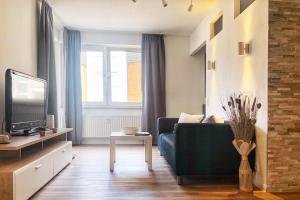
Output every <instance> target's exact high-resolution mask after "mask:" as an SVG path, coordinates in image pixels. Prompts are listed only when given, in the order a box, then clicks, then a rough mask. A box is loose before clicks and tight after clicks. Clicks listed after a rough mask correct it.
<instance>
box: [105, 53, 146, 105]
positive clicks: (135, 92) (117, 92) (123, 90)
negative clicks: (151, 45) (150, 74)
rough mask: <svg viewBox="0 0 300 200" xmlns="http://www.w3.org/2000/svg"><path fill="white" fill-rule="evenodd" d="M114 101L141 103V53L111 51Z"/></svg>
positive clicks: (112, 97) (112, 94)
mask: <svg viewBox="0 0 300 200" xmlns="http://www.w3.org/2000/svg"><path fill="white" fill-rule="evenodd" d="M110 67H111V99H112V102H126V103H127V102H128V103H140V102H141V100H142V89H141V77H142V76H141V75H142V74H141V54H140V53H138V52H126V51H119V50H113V51H110Z"/></svg>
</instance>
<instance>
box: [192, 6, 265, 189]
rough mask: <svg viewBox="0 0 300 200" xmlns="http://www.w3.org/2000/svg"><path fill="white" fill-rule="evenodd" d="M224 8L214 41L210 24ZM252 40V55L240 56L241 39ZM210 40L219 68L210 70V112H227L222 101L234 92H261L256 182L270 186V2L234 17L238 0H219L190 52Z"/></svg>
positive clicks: (209, 48) (196, 34) (209, 55)
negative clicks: (267, 167) (210, 31)
mask: <svg viewBox="0 0 300 200" xmlns="http://www.w3.org/2000/svg"><path fill="white" fill-rule="evenodd" d="M220 11H223V30H222V31H221V32H220V33H219V34H218V35H217V36H216V37H215V38H213V39H212V40H210V38H209V36H210V35H209V23H210V22H211V21H212V19H213V18H214V16H215V15H216V14H218V13H219V12H220ZM239 41H241V42H251V46H252V50H251V54H250V55H247V56H243V57H240V56H238V50H237V44H238V42H239ZM205 42H206V47H207V48H206V51H207V60H215V61H216V70H215V71H208V73H207V88H206V89H207V95H208V96H207V112H208V114H217V115H224V113H223V111H222V109H221V104H220V100H221V99H222V98H223V97H224V96H228V95H229V94H230V93H232V92H240V91H242V92H246V93H250V94H254V95H257V96H258V97H259V99H260V101H261V102H262V105H263V107H262V109H261V110H260V111H259V114H258V121H257V144H258V147H257V150H256V152H257V154H256V160H257V172H256V176H255V184H256V185H257V186H258V187H260V188H264V189H265V188H266V173H267V169H266V164H267V148H266V138H267V131H268V126H267V121H268V111H267V108H268V105H267V103H268V101H267V98H268V96H267V89H268V88H267V87H268V84H267V83H268V1H267V0H256V1H255V2H254V3H253V4H252V5H250V6H249V7H248V9H247V10H245V11H244V12H243V13H241V15H239V16H238V17H237V18H236V19H234V1H228V0H219V2H218V3H217V5H216V6H215V7H214V8H213V9H212V11H211V12H210V14H209V15H208V16H207V17H206V18H205V19H204V20H202V22H201V23H200V24H199V26H198V27H197V29H196V30H195V31H194V32H193V33H192V35H191V37H190V53H192V52H194V51H195V50H196V49H197V48H198V47H199V46H201V45H203V43H205Z"/></svg>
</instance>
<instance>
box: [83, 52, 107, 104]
mask: <svg viewBox="0 0 300 200" xmlns="http://www.w3.org/2000/svg"><path fill="white" fill-rule="evenodd" d="M81 88H82V101H83V102H103V100H104V98H103V53H102V52H101V51H86V52H81Z"/></svg>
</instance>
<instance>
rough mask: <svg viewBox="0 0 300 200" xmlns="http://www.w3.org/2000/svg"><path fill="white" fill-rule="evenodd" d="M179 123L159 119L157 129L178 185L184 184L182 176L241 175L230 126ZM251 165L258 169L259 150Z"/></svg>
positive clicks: (164, 153) (251, 155) (162, 152)
mask: <svg viewBox="0 0 300 200" xmlns="http://www.w3.org/2000/svg"><path fill="white" fill-rule="evenodd" d="M177 122H178V118H159V119H158V126H157V127H158V134H159V136H158V148H159V150H160V153H161V155H162V156H164V158H165V159H166V160H167V162H168V163H169V164H170V166H171V167H172V168H173V170H174V172H175V174H176V176H177V183H178V184H182V176H191V175H192V176H195V175H197V176H205V177H210V176H212V177H217V176H220V177H221V176H222V177H223V176H232V177H236V176H238V169H239V165H240V155H239V154H238V153H237V151H236V149H235V148H234V146H233V145H232V140H233V134H232V130H231V128H230V126H229V124H226V123H225V124H208V123H206V124H205V123H196V124H195V123H193V124H192V123H181V124H178V123H177ZM249 162H250V166H251V168H252V169H254V165H255V151H252V152H251V154H250V156H249Z"/></svg>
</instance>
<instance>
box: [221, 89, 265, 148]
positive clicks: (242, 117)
mask: <svg viewBox="0 0 300 200" xmlns="http://www.w3.org/2000/svg"><path fill="white" fill-rule="evenodd" d="M261 106H262V105H261V103H259V102H258V100H257V98H256V97H250V96H247V95H244V94H232V95H230V96H229V97H228V98H226V99H225V101H223V103H222V108H223V110H224V111H225V113H226V115H227V117H228V120H229V124H230V126H231V129H232V131H233V134H234V137H235V139H236V140H243V141H245V142H251V141H252V139H253V136H254V129H255V123H256V116H257V111H258V110H259V109H260V108H261Z"/></svg>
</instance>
